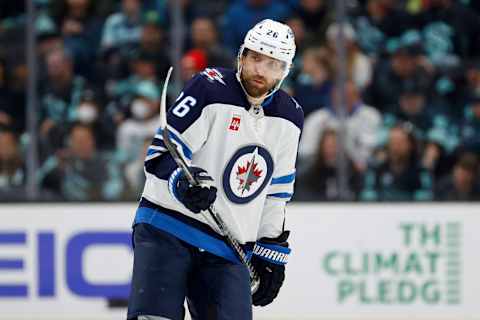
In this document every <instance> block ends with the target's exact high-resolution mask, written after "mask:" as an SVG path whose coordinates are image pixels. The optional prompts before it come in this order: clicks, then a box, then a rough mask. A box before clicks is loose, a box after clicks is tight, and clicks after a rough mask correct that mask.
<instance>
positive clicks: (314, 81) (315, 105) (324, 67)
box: [291, 48, 334, 118]
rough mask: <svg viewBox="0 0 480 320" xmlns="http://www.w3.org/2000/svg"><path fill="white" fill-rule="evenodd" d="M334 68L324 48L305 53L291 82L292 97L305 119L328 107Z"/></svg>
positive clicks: (310, 49)
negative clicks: (298, 71)
mask: <svg viewBox="0 0 480 320" xmlns="http://www.w3.org/2000/svg"><path fill="white" fill-rule="evenodd" d="M333 73H334V68H333V65H332V63H331V57H330V56H329V54H328V51H327V50H326V49H325V48H309V49H307V50H306V51H305V53H304V55H303V60H302V67H301V71H300V74H299V75H298V76H297V77H296V79H295V82H293V83H292V84H291V85H292V90H293V96H294V97H295V99H296V100H297V101H298V103H299V104H300V105H301V106H302V109H303V112H304V115H305V118H307V117H308V115H309V114H311V113H312V112H314V111H316V110H318V109H320V108H322V107H326V106H329V105H330V103H331V102H330V95H331V90H332V85H333V84H332V77H333V75H334V74H333Z"/></svg>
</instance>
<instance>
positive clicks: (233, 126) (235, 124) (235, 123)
mask: <svg viewBox="0 0 480 320" xmlns="http://www.w3.org/2000/svg"><path fill="white" fill-rule="evenodd" d="M240 121H241V118H240V115H237V114H234V115H233V117H232V120H231V121H230V126H228V129H229V130H232V131H238V129H240Z"/></svg>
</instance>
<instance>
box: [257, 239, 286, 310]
mask: <svg viewBox="0 0 480 320" xmlns="http://www.w3.org/2000/svg"><path fill="white" fill-rule="evenodd" d="M289 234H290V231H284V232H283V233H282V234H281V235H280V236H279V237H277V238H275V239H271V238H262V239H260V240H259V241H257V243H256V244H255V246H254V248H253V254H252V260H251V262H252V265H253V267H254V268H255V271H256V272H257V274H258V276H259V278H260V285H259V287H258V289H257V291H256V292H255V293H254V294H253V296H252V303H253V305H254V306H262V307H263V306H266V305H268V304H270V303H271V302H272V301H273V299H275V298H276V297H277V295H278V292H279V291H280V288H281V287H282V284H283V280H285V264H286V263H287V261H288V255H289V254H290V251H291V250H290V248H288V242H287V239H288V236H289Z"/></svg>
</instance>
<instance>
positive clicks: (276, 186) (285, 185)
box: [267, 172, 295, 201]
mask: <svg viewBox="0 0 480 320" xmlns="http://www.w3.org/2000/svg"><path fill="white" fill-rule="evenodd" d="M294 182H295V172H293V173H291V174H287V175H284V176H280V177H274V178H272V181H271V182H270V186H271V188H270V193H268V194H267V196H268V197H273V198H278V199H281V200H285V201H290V199H291V198H292V196H293V193H292V192H289V191H290V190H293V183H294Z"/></svg>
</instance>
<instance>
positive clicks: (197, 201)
mask: <svg viewBox="0 0 480 320" xmlns="http://www.w3.org/2000/svg"><path fill="white" fill-rule="evenodd" d="M190 172H191V173H192V175H193V176H194V177H195V179H196V180H197V181H198V182H199V183H200V184H199V185H197V186H193V185H191V184H190V183H189V182H188V179H187V177H186V176H185V174H184V172H183V171H182V170H181V169H180V168H178V169H176V170H175V171H173V172H172V174H171V175H170V178H169V179H168V188H169V190H170V193H172V194H173V196H174V197H175V198H177V199H178V200H179V201H180V202H181V203H183V205H184V206H185V207H186V208H187V209H189V210H190V211H192V212H194V213H199V212H200V211H202V210H207V209H208V207H210V205H211V204H212V203H213V202H214V201H215V199H216V198H217V188H215V187H214V186H213V185H212V182H213V178H212V177H210V176H209V175H208V173H207V171H205V170H204V169H202V168H199V167H190Z"/></svg>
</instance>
